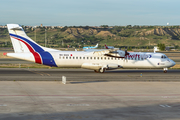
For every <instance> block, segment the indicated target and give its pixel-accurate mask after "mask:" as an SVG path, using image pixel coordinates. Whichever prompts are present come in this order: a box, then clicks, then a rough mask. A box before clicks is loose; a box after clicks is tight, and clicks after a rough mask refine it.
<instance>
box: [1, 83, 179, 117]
mask: <svg viewBox="0 0 180 120" xmlns="http://www.w3.org/2000/svg"><path fill="white" fill-rule="evenodd" d="M179 86H180V82H89V83H82V82H79V83H78V82H77V83H74V84H61V82H60V81H0V119H1V120H179V119H180V102H179V99H180V92H179V91H180V87H179Z"/></svg>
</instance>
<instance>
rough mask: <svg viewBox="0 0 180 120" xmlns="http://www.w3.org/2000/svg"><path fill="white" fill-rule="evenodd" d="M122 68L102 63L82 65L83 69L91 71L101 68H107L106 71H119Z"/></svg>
mask: <svg viewBox="0 0 180 120" xmlns="http://www.w3.org/2000/svg"><path fill="white" fill-rule="evenodd" d="M121 67H122V66H120V65H118V64H114V63H110V64H101V63H83V64H82V65H81V68H85V69H91V70H99V69H100V68H105V69H106V70H110V69H118V68H121Z"/></svg>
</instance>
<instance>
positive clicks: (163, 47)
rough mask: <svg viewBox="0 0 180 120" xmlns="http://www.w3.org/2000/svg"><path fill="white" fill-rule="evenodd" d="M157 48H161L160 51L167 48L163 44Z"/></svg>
mask: <svg viewBox="0 0 180 120" xmlns="http://www.w3.org/2000/svg"><path fill="white" fill-rule="evenodd" d="M157 46H158V47H159V49H160V50H165V48H166V46H165V44H162V43H159V44H158V45H157Z"/></svg>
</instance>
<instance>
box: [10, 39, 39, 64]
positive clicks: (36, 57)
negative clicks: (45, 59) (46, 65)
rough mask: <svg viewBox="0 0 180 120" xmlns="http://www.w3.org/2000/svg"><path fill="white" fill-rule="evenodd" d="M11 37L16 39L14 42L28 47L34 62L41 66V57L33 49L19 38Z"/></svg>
mask: <svg viewBox="0 0 180 120" xmlns="http://www.w3.org/2000/svg"><path fill="white" fill-rule="evenodd" d="M11 37H12V38H14V39H16V40H19V41H21V42H23V43H24V44H25V45H26V46H27V47H28V49H29V51H30V52H31V53H32V54H33V56H34V59H35V62H36V63H39V64H42V60H41V56H40V55H39V53H37V52H35V51H34V49H33V48H32V47H31V46H30V45H29V44H28V43H27V42H25V41H23V40H21V39H19V38H16V37H13V36H11Z"/></svg>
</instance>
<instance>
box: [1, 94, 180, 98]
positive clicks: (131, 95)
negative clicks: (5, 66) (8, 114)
mask: <svg viewBox="0 0 180 120" xmlns="http://www.w3.org/2000/svg"><path fill="white" fill-rule="evenodd" d="M0 96H7V97H8V96H9V97H13V96H14V97H23V96H39V97H41V96H42V97H43V96H51V97H53V96H54V97H56V96H57V97H58V96H73V97H74V96H75V97H78V96H87V97H88V96H95V97H96V96H97V97H98V96H104V97H106V96H107V97H108V96H124V97H133V96H134V97H138V96H139V97H151V96H156V97H162V95H155V94H150V95H147V94H122V95H121V94H120V95H104V94H103V95H101V94H100V95H0ZM166 96H169V97H172V96H173V97H177V96H180V94H171V95H166Z"/></svg>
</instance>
